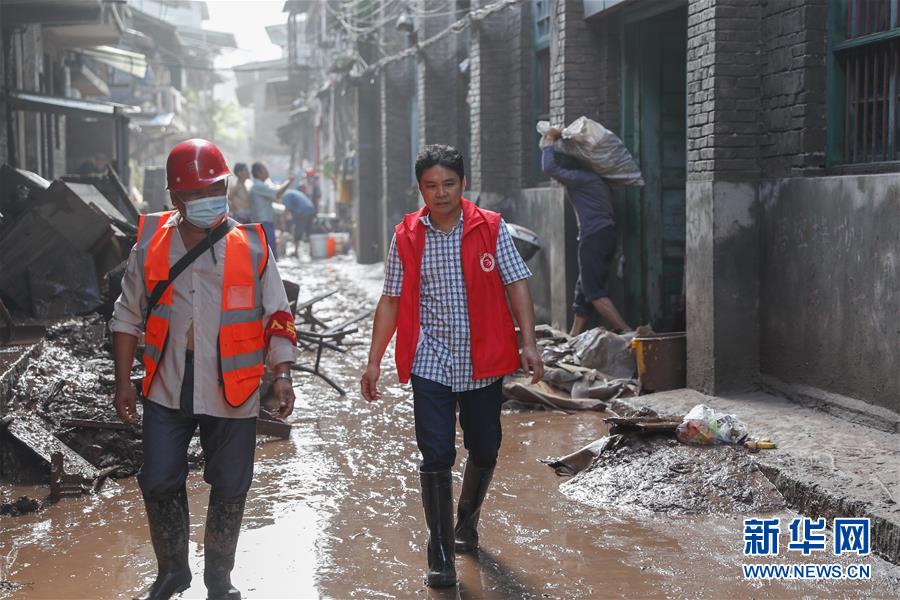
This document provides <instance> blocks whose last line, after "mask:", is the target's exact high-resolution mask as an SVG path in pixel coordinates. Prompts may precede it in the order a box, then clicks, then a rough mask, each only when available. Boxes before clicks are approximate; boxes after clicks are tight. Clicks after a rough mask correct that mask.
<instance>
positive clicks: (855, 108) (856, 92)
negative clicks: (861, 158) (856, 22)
mask: <svg viewBox="0 0 900 600" xmlns="http://www.w3.org/2000/svg"><path fill="white" fill-rule="evenodd" d="M854 58H855V60H854V61H853V63H854V64H853V162H856V155H857V150H858V148H859V54H857V55H856V56H855V57H854Z"/></svg>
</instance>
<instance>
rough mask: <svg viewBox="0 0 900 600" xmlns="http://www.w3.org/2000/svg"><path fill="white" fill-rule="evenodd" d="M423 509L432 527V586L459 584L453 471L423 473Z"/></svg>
mask: <svg viewBox="0 0 900 600" xmlns="http://www.w3.org/2000/svg"><path fill="white" fill-rule="evenodd" d="M419 480H420V482H421V484H422V506H423V507H424V508H425V522H426V523H427V524H428V575H427V577H426V582H427V583H428V587H449V586H453V585H456V554H455V553H454V551H453V478H452V477H451V475H450V469H447V470H446V471H436V472H433V473H422V472H420V473H419Z"/></svg>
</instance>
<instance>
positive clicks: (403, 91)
mask: <svg viewBox="0 0 900 600" xmlns="http://www.w3.org/2000/svg"><path fill="white" fill-rule="evenodd" d="M414 61H415V58H413V57H410V58H407V59H404V60H401V61H398V62H395V63H393V64H391V65H389V66H388V67H387V68H386V69H385V70H384V71H383V72H382V73H381V76H380V84H381V96H380V100H381V102H380V103H381V123H382V126H381V139H382V143H381V145H382V148H383V149H384V151H383V152H382V155H381V156H382V161H381V169H382V181H383V182H384V183H383V198H382V209H383V211H384V212H383V219H382V220H383V229H384V236H385V237H384V240H383V244H382V248H383V249H384V250H385V251H387V248H388V245H389V243H390V236H391V233H392V231H393V226H394V225H395V224H396V223H398V222H399V221H400V219H401V218H402V217H403V215H404V214H406V213H408V212H412V211H413V210H415V208H416V201H417V197H416V195H415V193H414V192H415V189H414V186H413V184H412V175H411V173H412V168H413V162H414V160H415V155H414V152H413V149H412V148H411V144H410V142H411V139H410V135H411V132H410V120H409V102H410V98H411V97H412V95H413V86H414V85H415V79H414V72H415V63H414Z"/></svg>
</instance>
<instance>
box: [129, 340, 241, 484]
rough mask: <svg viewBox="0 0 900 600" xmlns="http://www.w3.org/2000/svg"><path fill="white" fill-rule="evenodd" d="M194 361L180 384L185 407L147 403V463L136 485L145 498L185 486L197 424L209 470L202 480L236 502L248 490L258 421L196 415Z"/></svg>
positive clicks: (189, 358) (189, 357) (186, 367)
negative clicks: (189, 456) (192, 440)
mask: <svg viewBox="0 0 900 600" xmlns="http://www.w3.org/2000/svg"><path fill="white" fill-rule="evenodd" d="M193 398H194V359H193V353H191V352H190V351H189V352H188V354H187V357H186V359H185V365H184V380H183V382H182V384H181V408H180V409H172V408H166V407H165V406H161V405H159V404H157V403H156V402H152V401H150V400H145V401H144V419H143V434H144V435H143V437H144V439H143V446H144V464H143V465H142V466H141V470H140V472H139V473H138V484H139V485H140V486H141V492H143V494H144V495H145V496H149V497H151V498H152V497H159V496H167V495H170V494H173V493H175V492H177V491H178V490H180V489H182V488H183V487H184V482H185V479H187V474H188V461H187V450H188V445H189V444H190V442H191V438H192V437H193V436H194V431H195V430H196V429H197V426H198V425H199V427H200V445H201V446H202V448H203V457H204V461H205V466H204V469H203V479H205V480H206V482H207V483H208V484H210V485H211V486H212V491H211V495H214V496H216V497H217V498H224V499H230V498H237V497H240V496H243V495H244V494H246V493H247V490H248V489H250V481H251V479H252V478H253V455H254V452H255V450H256V419H255V418H250V419H226V418H222V417H210V416H207V415H194V410H193V405H194V400H193Z"/></svg>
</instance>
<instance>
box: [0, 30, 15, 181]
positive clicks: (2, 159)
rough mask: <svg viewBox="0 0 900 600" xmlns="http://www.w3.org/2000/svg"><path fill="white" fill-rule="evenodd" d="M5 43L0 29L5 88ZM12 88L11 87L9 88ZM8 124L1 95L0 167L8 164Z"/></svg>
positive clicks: (0, 72) (1, 80)
mask: <svg viewBox="0 0 900 600" xmlns="http://www.w3.org/2000/svg"><path fill="white" fill-rule="evenodd" d="M6 41H7V37H6V35H4V32H3V30H2V29H0V85H2V86H3V87H4V88H5V87H7V82H6ZM9 87H12V86H9ZM8 129H9V122H8V121H7V119H6V102H4V101H3V95H0V165H2V164H3V163H6V162H9V150H8V148H7V144H8V143H9V142H8V140H9V137H8V136H9V131H8Z"/></svg>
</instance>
